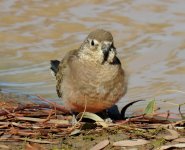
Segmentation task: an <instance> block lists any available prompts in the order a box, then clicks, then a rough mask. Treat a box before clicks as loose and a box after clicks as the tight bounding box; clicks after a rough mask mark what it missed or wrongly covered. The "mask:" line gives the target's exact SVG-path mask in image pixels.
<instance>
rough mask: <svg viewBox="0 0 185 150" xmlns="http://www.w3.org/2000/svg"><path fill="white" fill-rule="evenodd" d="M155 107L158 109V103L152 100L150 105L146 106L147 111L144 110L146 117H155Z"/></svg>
mask: <svg viewBox="0 0 185 150" xmlns="http://www.w3.org/2000/svg"><path fill="white" fill-rule="evenodd" d="M155 107H156V101H155V99H154V100H151V101H150V102H149V103H148V105H147V106H146V108H145V110H144V114H146V115H153V114H154V111H155Z"/></svg>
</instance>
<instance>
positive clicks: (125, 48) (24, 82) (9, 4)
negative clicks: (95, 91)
mask: <svg viewBox="0 0 185 150" xmlns="http://www.w3.org/2000/svg"><path fill="white" fill-rule="evenodd" d="M96 28H104V29H106V30H110V31H111V32H112V34H113V36H114V40H115V45H116V47H117V50H118V55H119V57H120V59H121V61H122V63H123V64H124V65H125V66H126V68H127V72H128V74H129V87H128V93H127V95H126V96H125V97H124V98H123V99H122V100H121V101H120V103H119V105H120V106H121V105H123V104H124V102H125V101H131V100H135V99H148V100H150V99H153V98H156V99H157V100H158V101H159V102H161V103H162V101H163V100H164V99H165V100H167V101H170V102H174V103H183V102H184V101H185V100H184V98H185V95H184V94H182V93H178V92H174V91H170V90H180V91H185V79H184V76H185V75H184V74H185V66H184V65H185V1H184V0H178V1H175V0H163V1H160V0H156V1H152V0H139V1H136V0H134V1H126V0H124V1H123V0H115V1H112V0H102V1H98V0H91V1H86V2H83V1H82V0H76V1H73V2H72V1H68V0H65V1H60V0H52V1H51V0H34V1H33V0H27V1H25V0H1V1H0V56H1V58H0V88H1V89H2V90H3V91H5V92H15V93H20V94H25V93H26V94H34V95H35V94H38V95H43V96H45V97H48V98H56V97H57V96H56V93H55V81H54V79H53V78H52V77H51V75H50V71H49V60H50V59H56V58H57V59H61V58H62V57H63V56H64V54H65V53H66V52H67V51H69V50H71V49H74V48H77V47H79V45H80V43H81V42H82V41H83V40H84V38H85V36H86V35H87V34H88V33H89V32H90V31H92V30H93V29H96ZM161 107H164V108H167V109H169V108H170V109H171V108H174V105H171V104H168V105H167V103H162V104H161Z"/></svg>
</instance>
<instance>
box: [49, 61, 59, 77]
mask: <svg viewBox="0 0 185 150" xmlns="http://www.w3.org/2000/svg"><path fill="white" fill-rule="evenodd" d="M50 64H51V67H50V69H51V71H52V72H53V73H54V75H55V76H56V74H57V72H58V66H59V64H60V61H58V60H51V61H50Z"/></svg>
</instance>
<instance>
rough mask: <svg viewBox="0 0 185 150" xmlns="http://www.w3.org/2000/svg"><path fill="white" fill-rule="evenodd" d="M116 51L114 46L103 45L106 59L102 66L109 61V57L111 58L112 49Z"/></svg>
mask: <svg viewBox="0 0 185 150" xmlns="http://www.w3.org/2000/svg"><path fill="white" fill-rule="evenodd" d="M112 48H113V49H115V48H114V46H112V45H108V44H103V45H102V52H103V56H104V59H103V62H102V64H103V63H104V62H105V61H107V59H108V57H109V52H110V50H111V49H112Z"/></svg>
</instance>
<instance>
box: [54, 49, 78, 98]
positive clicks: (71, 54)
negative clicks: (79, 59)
mask: <svg viewBox="0 0 185 150" xmlns="http://www.w3.org/2000/svg"><path fill="white" fill-rule="evenodd" d="M77 52H78V50H72V51H69V52H68V53H67V54H66V55H65V57H64V58H63V59H62V60H61V61H60V64H59V66H58V71H57V73H56V80H57V84H56V91H57V94H58V97H62V90H61V85H62V80H63V76H64V74H65V69H66V68H67V67H68V64H69V61H70V60H71V61H72V58H73V57H74V56H77Z"/></svg>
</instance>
